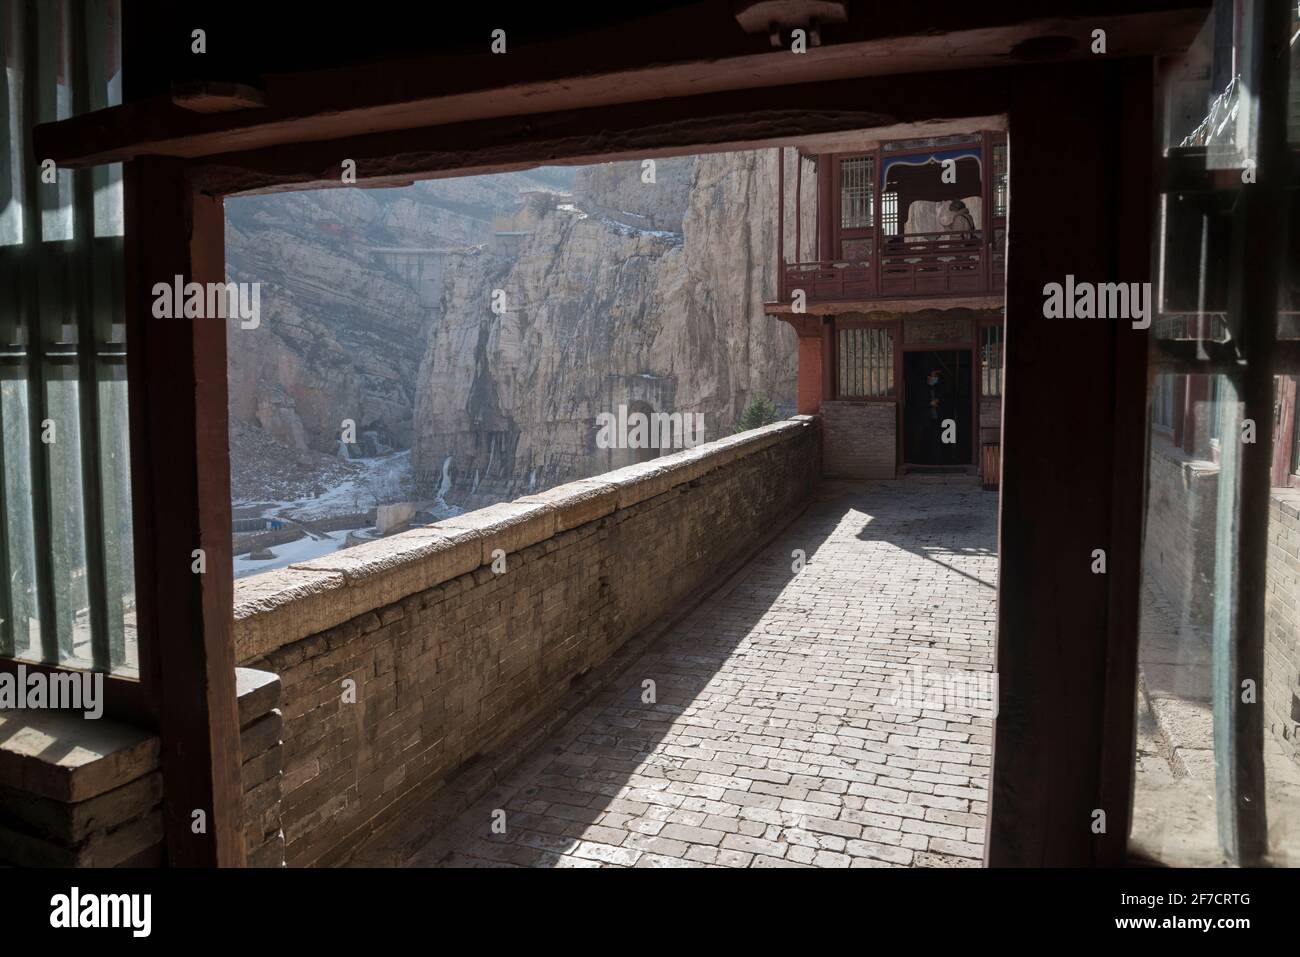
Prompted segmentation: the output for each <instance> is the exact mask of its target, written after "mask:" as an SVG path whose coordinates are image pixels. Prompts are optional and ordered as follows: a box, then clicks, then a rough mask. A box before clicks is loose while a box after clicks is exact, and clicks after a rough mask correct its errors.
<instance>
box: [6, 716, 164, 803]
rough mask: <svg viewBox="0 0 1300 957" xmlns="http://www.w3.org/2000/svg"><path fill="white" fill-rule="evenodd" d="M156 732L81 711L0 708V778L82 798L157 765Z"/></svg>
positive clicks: (49, 794) (35, 790)
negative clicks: (95, 717) (88, 716)
mask: <svg viewBox="0 0 1300 957" xmlns="http://www.w3.org/2000/svg"><path fill="white" fill-rule="evenodd" d="M159 753H160V745H159V741H158V737H157V735H155V734H153V733H152V732H149V731H146V730H143V729H141V728H136V727H132V726H131V725H127V724H122V723H120V722H117V721H110V720H108V719H106V718H97V719H93V720H92V719H89V718H86V717H84V716H83V715H82V714H81V713H80V712H71V711H32V710H17V709H6V710H0V784H3V785H5V786H7V787H11V788H13V789H15V790H17V791H22V792H25V793H27V794H33V795H39V796H40V797H46V798H52V799H53V800H56V801H63V802H65V803H74V802H78V801H87V800H89V799H90V798H93V797H97V796H98V795H100V794H104V793H105V792H107V791H111V790H113V789H114V788H118V787H121V786H122V785H124V784H128V783H130V782H131V781H134V780H136V779H137V778H141V777H144V776H145V775H146V774H148V773H150V772H151V771H155V770H157V768H158V758H159Z"/></svg>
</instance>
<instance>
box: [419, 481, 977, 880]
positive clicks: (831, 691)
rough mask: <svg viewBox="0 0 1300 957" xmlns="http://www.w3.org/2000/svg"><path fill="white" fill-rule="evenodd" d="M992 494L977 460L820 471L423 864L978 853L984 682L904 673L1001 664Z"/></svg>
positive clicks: (911, 859)
mask: <svg viewBox="0 0 1300 957" xmlns="http://www.w3.org/2000/svg"><path fill="white" fill-rule="evenodd" d="M996 514H997V496H996V495H995V494H994V493H991V492H984V491H982V490H981V489H980V488H979V486H978V485H976V484H974V483H973V482H972V481H971V480H969V479H964V478H963V479H961V480H947V481H941V480H929V481H927V480H926V479H907V480H904V481H898V482H880V483H872V484H865V483H827V484H825V485H823V486H822V488H821V489H820V491H819V495H818V498H817V500H816V501H815V502H814V503H813V504H812V505H811V506H810V508H809V509H808V511H807V512H805V513H804V515H803V516H802V517H801V518H800V519H799V520H798V521H797V522H795V523H794V524H793V525H792V526H791V527H790V528H788V529H787V530H786V531H785V532H784V533H783V534H781V535H780V537H779V539H778V540H777V541H776V542H774V543H773V544H772V545H771V546H769V547H768V548H767V549H765V550H764V551H763V553H761V554H760V555H759V556H758V557H757V558H756V559H754V560H753V561H752V562H751V563H750V564H749V565H748V566H747V567H746V568H745V569H743V570H742V571H741V573H740V574H739V575H738V576H735V577H734V578H732V580H731V582H730V584H729V585H728V586H727V587H726V588H725V589H724V590H723V591H720V592H719V593H715V594H714V595H713V596H711V597H710V598H709V599H708V600H707V601H705V602H704V603H703V604H702V605H701V606H700V607H698V608H697V609H695V610H694V611H693V612H692V613H691V614H690V615H688V616H687V617H686V618H684V619H683V620H682V621H681V622H680V623H678V624H677V625H676V626H675V627H674V628H672V629H671V630H669V631H668V632H667V633H665V634H664V635H662V636H661V637H660V638H658V639H657V640H656V641H655V642H654V643H653V644H652V645H650V646H649V647H648V650H647V651H646V652H645V653H644V654H643V655H642V656H641V657H640V658H639V660H637V661H636V662H635V664H633V665H632V666H631V667H630V668H629V669H628V670H627V671H625V672H624V673H623V674H622V675H621V676H620V677H619V678H618V679H617V680H616V681H615V682H614V684H613V686H611V687H610V688H609V689H607V691H606V692H605V694H604V696H603V697H598V698H597V699H596V700H595V701H594V702H593V703H592V705H590V706H589V707H587V708H586V709H585V710H584V711H582V712H580V713H579V714H578V715H577V716H576V717H575V718H574V719H573V720H572V721H571V722H569V724H568V725H567V726H566V727H565V728H564V729H563V730H562V731H561V732H560V733H559V734H557V735H556V736H555V737H554V738H552V739H551V740H550V741H548V742H547V743H546V745H545V746H543V747H542V748H540V749H539V750H538V751H537V752H536V753H535V754H533V755H532V756H531V757H530V758H529V759H528V760H527V761H525V762H524V763H523V764H522V765H521V766H520V767H519V768H517V769H516V770H515V772H513V773H512V774H511V775H510V776H509V777H508V778H507V779H506V780H505V781H503V782H502V784H501V785H500V786H499V787H497V788H495V789H494V790H493V791H492V792H491V793H489V794H488V795H487V796H486V797H485V798H484V799H483V800H482V801H480V802H479V803H478V804H477V805H476V806H474V807H472V808H471V809H470V810H469V811H468V812H466V813H465V814H464V815H462V816H461V817H460V818H459V819H458V820H457V821H456V822H454V823H453V824H452V825H451V826H450V827H448V828H446V829H445V830H444V831H443V832H442V833H441V834H440V835H439V836H438V837H436V838H435V839H434V840H432V841H431V842H430V843H429V844H427V845H426V846H424V847H423V848H422V849H421V850H419V851H418V852H417V853H415V855H414V856H413V857H412V858H411V859H410V860H409V861H408V864H409V865H410V866H431V865H436V866H449V867H698V866H720V867H925V866H943V867H946V866H977V865H978V864H979V862H980V860H981V857H982V853H983V841H984V816H985V810H986V801H987V777H988V772H989V760H990V751H991V749H990V739H991V721H990V720H989V718H988V717H987V713H988V712H987V703H981V702H974V703H971V702H968V701H966V700H964V698H963V699H962V700H939V699H938V698H936V696H934V695H933V694H932V695H930V696H929V697H927V698H925V699H924V700H918V699H916V698H912V699H910V700H909V699H907V698H906V697H903V698H901V699H900V698H899V689H900V687H902V688H907V687H912V688H915V687H917V685H916V684H915V682H916V680H917V676H918V675H921V676H929V675H935V674H939V675H945V674H954V673H961V674H962V675H963V676H964V677H967V678H970V679H972V680H971V684H972V685H973V684H976V683H978V684H979V685H980V686H982V687H988V686H989V681H988V675H987V674H985V675H984V676H982V677H980V678H977V677H976V676H975V674H973V673H979V672H983V673H988V672H990V671H991V668H992V633H993V620H994V594H995V587H994V586H995V576H996V574H997V556H996V551H995V549H996V540H997V539H996ZM795 549H802V550H803V551H804V552H805V553H806V555H807V560H806V561H807V563H806V566H805V567H804V568H803V569H802V571H800V572H798V573H795V572H794V571H792V564H793V562H794V559H793V558H792V552H793V551H794V550H795ZM917 669H920V671H918V670H917ZM646 679H650V680H653V681H654V682H655V691H656V697H655V702H654V703H653V704H644V703H642V695H643V682H644V681H645V680H646ZM909 681H911V682H913V683H912V684H911V685H909V684H908V682H909ZM962 687H965V685H962ZM496 809H501V810H503V811H504V812H505V820H504V823H505V833H504V834H495V833H493V829H492V824H493V812H494V810H496ZM497 817H498V819H499V818H500V816H499V815H498V816H497Z"/></svg>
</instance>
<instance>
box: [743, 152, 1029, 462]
mask: <svg viewBox="0 0 1300 957" xmlns="http://www.w3.org/2000/svg"><path fill="white" fill-rule="evenodd" d="M847 145H849V144H846V143H844V142H843V141H842V138H841V142H838V143H832V144H831V146H830V147H828V146H825V145H823V146H820V147H814V148H808V147H804V146H799V147H798V148H797V149H796V150H795V151H793V152H794V155H795V160H794V162H793V163H792V164H790V165H791V167H794V168H791V169H790V170H789V171H788V172H787V163H786V157H787V154H789V153H790V152H791V151H789V150H783V151H782V153H781V161H780V175H779V184H778V193H777V203H778V209H779V215H778V240H777V248H778V250H779V255H778V262H777V269H776V271H777V291H776V298H775V299H774V300H773V301H771V302H768V303H767V304H766V309H767V312H768V313H769V314H770V315H773V316H776V317H778V318H779V319H781V320H783V321H785V322H788V323H790V325H792V326H793V327H794V329H795V331H796V333H797V334H798V336H799V393H798V404H799V411H800V412H807V413H813V412H820V413H821V414H822V416H823V419H824V421H825V423H826V438H825V441H826V449H825V455H826V459H827V474H829V475H839V476H843V477H860V478H893V477H894V476H895V475H898V474H902V473H904V472H908V471H965V472H970V473H975V472H976V471H979V472H980V473H981V474H982V475H983V478H984V484H985V487H987V488H994V487H996V485H997V464H998V460H999V454H998V450H999V434H1000V424H1001V422H1000V420H1001V398H1002V340H1003V327H1004V309H1003V290H1004V287H1005V282H1006V279H1005V274H1006V247H1007V210H1008V206H1009V199H1010V192H1009V189H1010V184H1009V178H1008V168H1007V139H1006V134H1005V132H1003V131H1001V130H998V129H973V130H962V131H958V132H954V133H950V134H946V135H938V136H929V137H925V138H911V139H891V140H876V141H868V142H862V143H860V144H853V145H852V148H845V147H846V146H847ZM831 147H833V148H834V149H833V151H832V149H831ZM796 164H797V166H796ZM806 184H809V185H806ZM809 187H810V188H809ZM805 189H807V192H808V193H809V194H810V195H805ZM791 205H792V207H793V208H792V215H790V214H789V212H788V211H787V207H788V206H791ZM810 207H811V212H810ZM807 226H811V229H808V228H806V227H807ZM810 234H811V235H810Z"/></svg>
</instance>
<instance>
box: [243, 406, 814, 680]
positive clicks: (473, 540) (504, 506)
mask: <svg viewBox="0 0 1300 957" xmlns="http://www.w3.org/2000/svg"><path fill="white" fill-rule="evenodd" d="M816 422H817V417H816V416H811V415H796V416H793V417H791V418H789V419H783V420H781V421H780V422H774V423H772V424H771V425H767V426H764V427H762V428H760V429H752V430H750V431H748V432H742V433H739V434H737V435H729V436H726V437H725V438H721V439H717V440H716V441H713V442H709V443H706V444H704V445H700V446H697V447H696V448H693V449H684V450H682V451H681V452H675V453H673V454H672V455H665V456H661V457H660V458H657V459H653V460H651V461H649V462H643V463H641V464H638V465H629V466H627V467H626V468H622V469H618V470H616V471H613V472H608V473H606V474H604V475H600V476H598V477H596V478H590V479H580V480H578V481H576V482H569V483H567V484H565V485H558V486H556V487H555V488H552V489H548V490H547V491H545V492H539V493H537V494H535V495H527V496H524V497H523V498H520V499H516V500H515V501H513V502H502V503H499V504H497V505H490V506H488V507H487V508H482V509H478V510H476V511H473V512H467V513H465V514H463V515H457V516H455V517H454V518H448V519H443V520H441V521H439V522H435V523H434V524H432V525H426V526H422V527H419V528H413V529H410V530H408V531H405V532H401V533H399V534H397V535H392V536H389V537H388V538H383V539H379V540H377V541H374V542H366V543H365V544H362V545H355V546H353V547H352V548H347V549H341V550H340V551H337V552H334V553H332V554H330V555H326V556H324V557H322V558H317V559H313V560H311V561H307V562H298V563H296V564H293V565H290V566H289V567H288V568H281V569H276V570H275V571H269V572H264V573H262V574H260V575H252V576H250V577H248V578H241V579H238V580H236V582H235V655H236V659H237V660H238V661H239V662H241V663H243V662H248V661H252V660H255V659H257V658H259V657H261V656H263V655H266V654H269V653H270V652H272V651H275V650H276V649H278V648H282V647H284V646H285V645H287V644H291V643H292V642H295V641H298V640H299V639H302V638H306V637H307V636H308V635H314V634H319V633H320V632H322V631H326V630H328V629H330V628H333V627H335V626H337V625H341V624H343V623H344V622H346V621H351V620H352V619H353V618H356V617H358V616H360V615H363V614H365V613H366V612H369V611H374V610H375V609H376V608H382V607H384V606H385V605H391V604H393V603H394V602H397V601H400V600H401V599H403V598H406V597H407V596H409V595H414V594H417V593H419V592H422V591H426V590H427V589H430V588H433V587H434V586H436V585H439V584H442V583H443V582H446V581H451V580H452V579H454V578H457V577H459V576H461V575H466V574H469V573H470V572H473V571H475V570H476V569H478V568H480V567H482V566H484V565H490V564H491V563H492V554H493V552H494V551H495V550H496V549H501V550H502V551H504V552H506V553H507V554H509V553H511V552H517V551H520V550H521V549H524V548H527V547H528V546H530V545H535V544H537V543H538V542H542V541H545V540H546V539H548V538H550V537H552V536H554V535H556V534H558V533H559V532H564V531H568V530H570V529H574V528H577V527H579V526H581V525H585V524H587V523H589V522H594V521H597V520H599V519H601V518H604V517H605V516H607V515H610V514H611V513H613V512H614V511H616V510H618V509H624V508H629V507H631V506H633V505H636V504H638V503H639V502H644V501H646V500H647V499H651V498H654V497H655V496H657V495H661V494H663V493H664V492H667V491H669V490H671V489H673V488H676V487H678V486H681V485H686V484H688V483H690V482H693V481H695V480H696V479H698V478H700V477H701V476H703V475H705V474H707V473H708V472H712V471H714V470H715V469H719V468H722V467H724V466H726V465H730V464H731V463H732V462H735V461H737V460H738V459H741V458H744V457H746V456H749V455H754V454H756V453H758V452H761V451H763V450H764V449H767V448H770V447H771V446H773V445H776V444H777V443H780V442H785V441H791V440H793V439H794V438H796V437H797V436H799V435H801V434H802V433H804V431H805V430H807V429H810V428H813V427H814V426H815V424H816Z"/></svg>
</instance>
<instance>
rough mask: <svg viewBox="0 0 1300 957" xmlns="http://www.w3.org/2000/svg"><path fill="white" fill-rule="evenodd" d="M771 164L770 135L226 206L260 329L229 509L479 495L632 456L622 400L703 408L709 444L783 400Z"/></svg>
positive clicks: (789, 336)
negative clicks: (750, 409) (753, 146)
mask: <svg viewBox="0 0 1300 957" xmlns="http://www.w3.org/2000/svg"><path fill="white" fill-rule="evenodd" d="M776 169H777V152H776V150H763V151H751V152H739V153H716V154H709V155H703V156H692V157H680V158H673V159H660V160H658V161H656V162H655V163H653V164H652V166H647V165H646V164H643V163H641V162H618V163H605V164H598V165H592V166H580V167H571V168H559V167H541V168H537V169H533V170H529V171H526V172H517V173H504V174H496V175H492V176H475V177H464V178H453V179H441V180H430V181H424V182H419V183H415V184H413V185H412V186H409V187H406V188H402V189H358V188H342V189H334V190H321V191H311V192H297V193H284V194H278V195H270V196H250V197H237V198H232V199H229V200H227V203H226V210H227V212H226V216H227V271H228V274H229V275H228V278H229V279H231V280H234V281H243V282H260V283H262V290H261V303H262V310H261V311H262V315H261V321H260V323H259V324H258V326H257V327H256V328H253V329H242V328H240V327H239V326H238V325H235V324H232V325H231V326H230V327H229V378H230V423H231V471H232V490H233V496H234V499H235V503H236V505H237V506H238V505H245V506H250V505H251V506H264V507H265V508H263V511H265V513H266V514H268V515H269V514H272V512H271V511H266V509H268V508H271V507H272V506H274V507H277V508H280V511H281V513H286V511H287V510H286V509H285V508H284V506H285V505H286V503H293V504H294V505H296V506H303V503H308V504H310V503H312V502H313V501H314V502H316V503H317V507H316V508H315V511H314V514H315V515H316V516H324V515H327V514H329V512H331V511H335V512H364V511H365V510H366V509H368V508H373V507H374V506H375V505H376V504H382V503H385V502H389V501H416V502H426V503H427V502H436V503H438V505H439V506H441V507H447V508H456V509H468V508H475V507H480V506H482V505H486V504H490V503H492V502H496V501H502V500H507V499H510V498H513V497H516V496H518V495H521V494H526V493H527V492H529V491H536V490H540V489H544V488H547V487H550V486H552V485H556V484H559V483H561V482H565V481H570V480H573V479H576V478H581V477H585V476H590V475H595V474H599V473H601V472H604V471H607V470H609V469H611V468H617V467H619V466H621V465H624V464H628V463H630V462H632V461H634V460H636V459H635V457H636V456H637V455H638V452H637V450H628V449H606V448H601V447H599V443H597V442H596V435H597V431H598V428H597V417H598V416H599V415H600V414H602V413H617V412H618V410H619V408H620V407H621V406H622V407H626V408H629V409H633V410H637V411H642V412H645V413H681V414H683V415H687V414H690V415H694V416H696V417H697V419H698V417H700V416H702V420H703V423H704V430H705V435H704V439H705V440H708V439H712V438H717V437H719V436H721V435H725V434H727V433H729V432H731V431H732V430H733V429H734V428H735V424H736V421H737V420H738V419H739V417H740V415H741V413H742V412H743V411H744V409H745V407H746V405H747V404H748V403H749V402H751V401H752V400H754V399H755V398H758V397H760V396H761V397H766V398H768V399H770V400H772V402H773V403H774V404H775V406H776V408H777V410H778V411H779V412H780V413H781V414H783V415H784V414H791V413H792V412H793V411H794V391H795V377H796V364H795V349H796V345H795V337H794V335H793V333H792V332H791V330H790V328H789V327H788V326H787V325H786V324H784V323H780V322H776V321H773V320H771V319H769V318H767V317H765V316H764V314H763V309H762V303H763V301H764V299H765V298H770V297H771V296H772V294H773V292H774V289H775V275H774V269H775V262H774V252H775V248H776V242H777V210H776V203H775V195H774V193H775V184H776ZM651 170H652V173H651V172H650V171H651ZM651 178H652V180H653V181H649V182H648V181H647V179H651ZM789 178H790V177H787V179H789ZM809 182H810V180H809V179H807V178H806V179H805V183H804V186H803V187H802V188H803V189H804V190H806V191H807V190H809V189H811V188H814V187H810V186H809V185H808V184H809ZM804 195H805V196H808V195H809V193H808V192H805V194H804ZM791 208H793V204H791ZM788 219H789V217H787V220H788ZM790 228H792V224H791V223H790V222H789V221H787V229H790ZM814 228H815V227H814V225H813V223H811V222H808V223H806V224H805V225H804V234H805V236H810V235H812V234H813V231H814ZM787 245H789V244H787ZM791 251H792V250H791ZM349 424H350V425H352V426H353V427H352V428H351V429H349V428H348V426H349ZM345 439H350V441H345ZM641 454H642V455H644V452H642V453H641ZM377 461H378V462H382V463H384V468H383V470H382V471H381V473H380V475H379V478H378V479H375V477H374V475H370V474H366V473H365V469H366V468H367V465H368V463H374V462H377ZM349 483H351V484H349ZM304 507H305V506H304ZM307 511H311V510H310V509H307ZM237 514H239V510H238V509H237Z"/></svg>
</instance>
